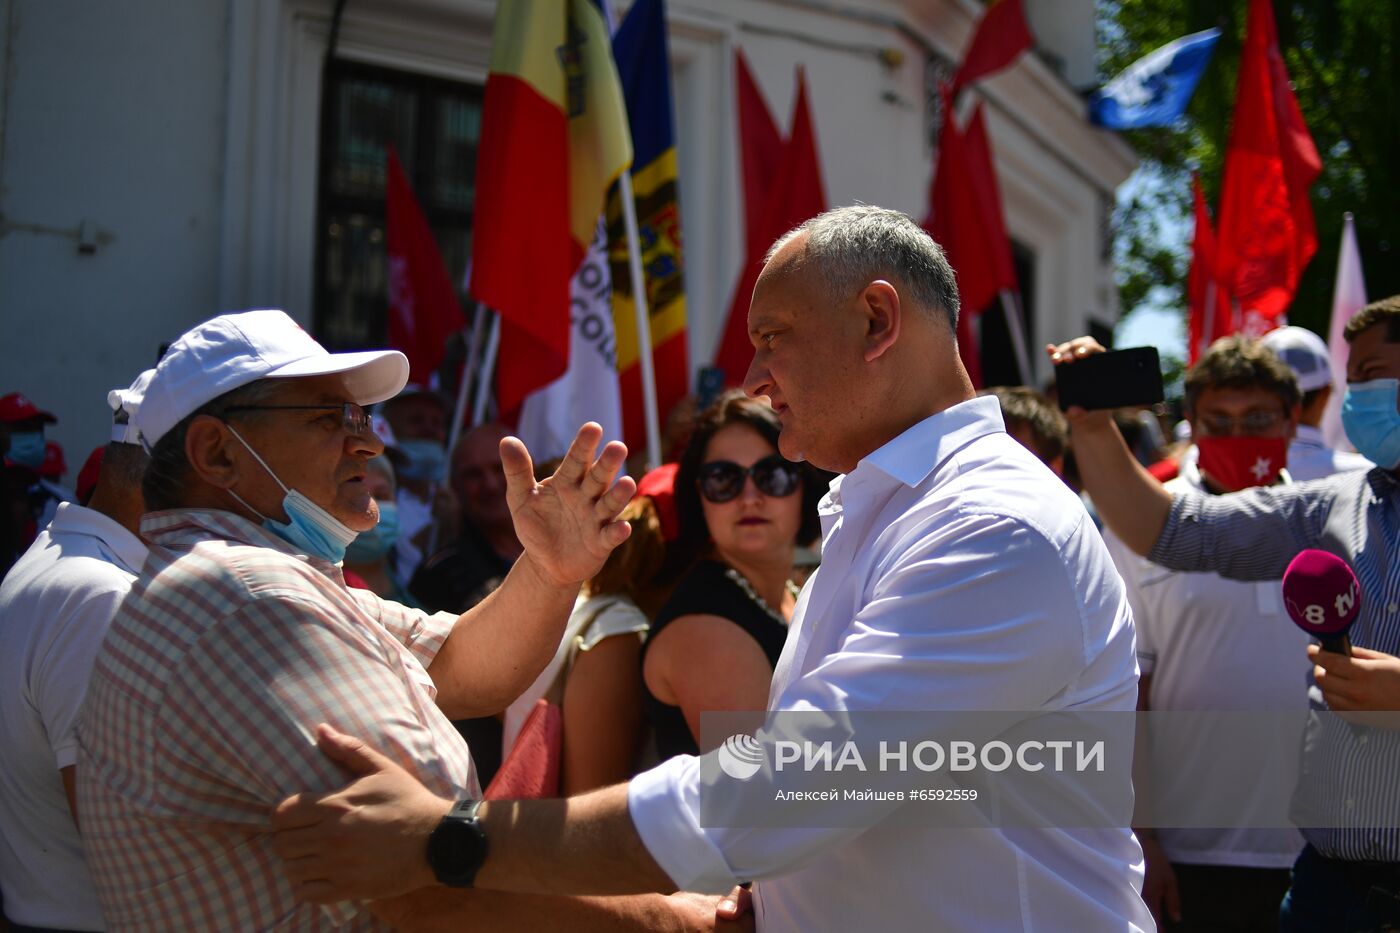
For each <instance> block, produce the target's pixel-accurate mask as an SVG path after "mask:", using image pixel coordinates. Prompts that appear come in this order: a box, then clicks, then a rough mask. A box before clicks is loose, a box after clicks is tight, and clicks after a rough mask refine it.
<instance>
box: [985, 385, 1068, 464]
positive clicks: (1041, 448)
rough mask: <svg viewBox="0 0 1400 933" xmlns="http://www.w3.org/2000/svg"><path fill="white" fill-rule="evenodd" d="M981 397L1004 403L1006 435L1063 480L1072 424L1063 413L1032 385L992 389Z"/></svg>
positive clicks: (1003, 418) (995, 387)
mask: <svg viewBox="0 0 1400 933" xmlns="http://www.w3.org/2000/svg"><path fill="white" fill-rule="evenodd" d="M981 394H982V395H995V396H996V399H997V401H998V402H1000V403H1001V417H1002V420H1003V421H1005V422H1006V433H1007V434H1010V435H1011V436H1012V437H1014V438H1016V440H1018V441H1020V443H1021V446H1022V447H1024V448H1026V449H1027V450H1029V451H1030V452H1031V453H1033V454H1035V455H1036V456H1037V457H1039V458H1040V462H1041V463H1043V464H1045V465H1046V466H1047V467H1049V468H1050V472H1051V473H1054V474H1055V475H1056V476H1058V477H1060V478H1061V479H1063V478H1064V475H1065V450H1066V449H1068V447H1069V424H1068V423H1067V422H1066V421H1065V416H1064V415H1063V414H1061V412H1060V410H1059V409H1058V408H1056V407H1055V405H1054V404H1053V403H1052V402H1051V401H1050V400H1049V399H1048V398H1046V397H1045V396H1044V395H1042V394H1041V393H1039V392H1037V391H1036V390H1035V389H1032V388H1031V387H1030V386H993V387H991V388H990V389H983V390H982V392H981Z"/></svg>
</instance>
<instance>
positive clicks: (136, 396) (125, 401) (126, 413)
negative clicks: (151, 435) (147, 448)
mask: <svg viewBox="0 0 1400 933" xmlns="http://www.w3.org/2000/svg"><path fill="white" fill-rule="evenodd" d="M155 374H156V371H155V370H154V369H148V370H146V371H145V372H144V373H142V374H141V375H139V376H137V377H136V381H135V382H133V383H132V384H131V385H130V386H129V387H128V388H125V389H113V390H112V391H110V392H108V393H107V405H108V407H109V408H111V409H112V440H114V441H119V442H120V443H123V444H139V443H141V435H140V432H138V431H137V430H136V412H138V411H140V409H141V399H142V398H143V397H144V396H145V394H146V386H148V385H150V383H151V377H152V376H154V375H155Z"/></svg>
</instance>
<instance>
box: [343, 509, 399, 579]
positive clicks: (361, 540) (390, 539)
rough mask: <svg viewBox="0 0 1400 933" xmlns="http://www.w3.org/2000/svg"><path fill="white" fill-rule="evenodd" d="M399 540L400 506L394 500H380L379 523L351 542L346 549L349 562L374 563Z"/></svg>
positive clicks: (346, 557) (346, 559)
mask: <svg viewBox="0 0 1400 933" xmlns="http://www.w3.org/2000/svg"><path fill="white" fill-rule="evenodd" d="M398 540H399V507H398V506H397V505H395V504H394V503H392V502H385V501H382V500H381V501H380V503H379V524H378V525H375V526H374V527H373V528H371V529H370V530H369V531H362V532H360V536H359V537H358V538H356V539H355V540H354V541H351V542H350V546H349V547H347V548H346V549H345V562H346V563H347V564H357V565H361V566H363V565H365V564H373V563H375V562H377V561H378V560H379V559H380V558H382V557H383V556H384V555H385V554H388V553H389V551H390V550H391V549H392V548H393V547H394V544H395V543H396V542H397V541H398Z"/></svg>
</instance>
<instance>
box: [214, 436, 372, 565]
mask: <svg viewBox="0 0 1400 933" xmlns="http://www.w3.org/2000/svg"><path fill="white" fill-rule="evenodd" d="M229 430H230V431H233V436H234V437H236V438H238V441H239V443H241V444H242V445H243V446H244V447H247V448H248V453H250V454H252V455H253V459H254V460H256V461H258V465H259V466H261V467H262V468H263V469H264V470H267V475H268V476H271V477H272V480H273V482H275V483H276V484H277V485H278V486H280V487H281V488H282V492H283V496H282V508H283V510H284V511H285V512H286V513H287V519H288V520H287V521H285V522H279V521H275V520H273V519H271V518H268V517H267V516H266V515H263V514H262V513H261V512H259V511H258V510H257V509H255V508H253V507H252V506H251V505H249V504H248V503H247V502H244V501H243V497H242V496H240V495H239V494H238V493H236V492H234V491H233V490H232V489H230V490H228V494H229V495H230V496H233V498H235V499H237V500H238V502H239V504H241V505H242V506H243V507H244V508H245V509H247V510H248V511H250V512H252V513H253V514H254V515H256V516H258V518H260V519H262V525H263V527H264V528H266V529H267V530H268V531H270V532H272V533H273V534H275V535H276V536H277V537H279V538H281V539H282V540H283V541H286V542H287V543H288V544H290V545H291V546H292V547H294V548H297V549H298V550H300V551H301V552H302V553H303V554H308V555H310V556H312V557H318V558H320V559H321V560H324V561H326V562H327V563H331V564H338V563H340V562H341V561H343V560H344V559H345V548H346V547H347V546H348V545H349V544H350V542H351V541H354V540H355V538H356V537H357V536H358V534H359V532H357V531H355V530H354V529H351V528H347V527H345V525H344V524H342V523H341V522H340V520H339V519H337V518H336V517H335V516H334V515H332V514H331V513H329V512H327V511H326V510H325V509H323V508H321V507H320V506H319V505H317V504H316V503H314V502H312V501H311V500H310V499H308V498H306V496H304V495H302V494H301V493H300V492H298V491H296V490H295V489H288V488H287V486H286V484H285V483H283V482H282V480H280V479H279V478H278V477H277V474H276V473H274V472H272V468H271V467H269V466H268V465H267V462H266V461H264V460H263V458H262V457H259V456H258V452H257V451H256V450H254V449H253V448H252V447H251V446H250V445H249V444H248V442H247V441H245V440H243V436H242V435H241V434H239V433H238V432H237V431H235V430H234V429H233V426H232V425H229Z"/></svg>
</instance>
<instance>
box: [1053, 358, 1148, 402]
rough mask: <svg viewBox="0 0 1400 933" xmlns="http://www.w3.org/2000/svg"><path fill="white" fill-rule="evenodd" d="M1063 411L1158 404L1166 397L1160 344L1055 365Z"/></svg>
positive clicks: (1057, 387)
mask: <svg viewBox="0 0 1400 933" xmlns="http://www.w3.org/2000/svg"><path fill="white" fill-rule="evenodd" d="M1055 388H1056V391H1057V393H1058V395H1059V399H1060V410H1061V411H1067V410H1068V409H1070V408H1071V407H1074V406H1076V405H1077V406H1079V407H1080V408H1083V409H1085V410H1087V411H1094V410H1099V409H1105V408H1131V407H1136V406H1139V405H1155V404H1157V403H1158V402H1160V401H1162V400H1163V399H1164V398H1165V390H1164V386H1163V385H1162V367H1161V362H1160V359H1159V358H1158V356H1157V348H1156V347H1132V348H1131V349H1127V350H1109V351H1106V352H1102V353H1091V354H1089V355H1087V356H1084V357H1080V358H1078V359H1075V360H1073V361H1072V362H1064V363H1057V365H1056V366H1055Z"/></svg>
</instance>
